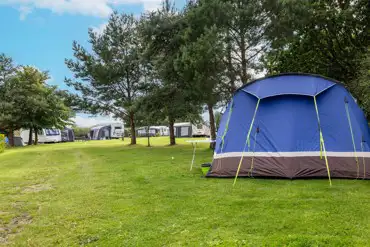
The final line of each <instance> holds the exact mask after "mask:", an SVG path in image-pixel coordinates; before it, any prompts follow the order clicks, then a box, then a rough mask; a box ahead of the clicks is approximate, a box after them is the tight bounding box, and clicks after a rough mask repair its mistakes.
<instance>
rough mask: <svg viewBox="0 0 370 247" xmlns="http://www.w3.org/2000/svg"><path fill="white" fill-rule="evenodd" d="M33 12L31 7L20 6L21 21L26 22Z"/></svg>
mask: <svg viewBox="0 0 370 247" xmlns="http://www.w3.org/2000/svg"><path fill="white" fill-rule="evenodd" d="M31 12H32V8H31V7H29V6H20V7H19V13H20V15H19V19H20V20H21V21H23V20H25V19H26V17H27V16H28V15H29V14H30V13H31Z"/></svg>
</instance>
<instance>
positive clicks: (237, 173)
mask: <svg viewBox="0 0 370 247" xmlns="http://www.w3.org/2000/svg"><path fill="white" fill-rule="evenodd" d="M260 101H261V99H258V101H257V104H256V109H255V110H254V114H253V118H252V122H251V124H250V126H249V130H248V135H247V140H246V142H245V144H244V147H243V153H242V157H240V161H239V165H238V170H237V171H236V175H235V179H234V183H233V186H235V184H236V180H237V179H238V175H239V172H240V167H241V165H242V163H243V159H244V152H245V148H246V147H247V145H248V152H249V150H250V144H251V143H250V135H251V132H252V128H253V124H254V120H255V118H256V115H257V110H258V106H259V104H260Z"/></svg>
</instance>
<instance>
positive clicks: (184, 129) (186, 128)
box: [174, 122, 210, 137]
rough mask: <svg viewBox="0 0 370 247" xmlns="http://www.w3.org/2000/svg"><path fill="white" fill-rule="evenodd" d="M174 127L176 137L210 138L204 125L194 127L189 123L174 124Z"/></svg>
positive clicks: (208, 131) (207, 128)
mask: <svg viewBox="0 0 370 247" xmlns="http://www.w3.org/2000/svg"><path fill="white" fill-rule="evenodd" d="M174 127H175V136H176V137H200V136H210V130H209V127H208V126H207V125H205V124H198V125H194V124H192V123H190V122H186V123H175V124H174Z"/></svg>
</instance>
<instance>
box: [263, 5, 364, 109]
mask: <svg viewBox="0 0 370 247" xmlns="http://www.w3.org/2000/svg"><path fill="white" fill-rule="evenodd" d="M270 7H271V8H270V12H269V14H270V18H271V27H270V29H269V40H270V42H271V50H270V51H269V52H268V54H267V55H266V56H265V66H266V68H267V69H268V70H269V72H270V73H282V72H306V73H314V74H320V75H323V76H327V77H330V78H334V79H337V80H338V81H340V82H342V83H344V84H345V85H346V87H347V88H348V89H349V90H350V92H351V93H352V94H353V95H354V97H355V98H357V100H358V102H359V104H360V105H361V106H362V107H363V108H364V109H365V110H366V106H365V105H366V103H364V102H366V101H367V98H366V97H364V95H363V94H362V89H360V88H361V87H359V83H360V82H359V80H360V79H359V76H360V73H359V71H360V70H361V67H362V64H363V63H364V62H363V61H364V54H366V52H367V51H368V48H369V46H370V33H369V28H370V8H369V1H367V0H359V1H334V0H333V1H305V0H293V1H278V2H277V4H275V5H271V6H270ZM359 89H360V90H359Z"/></svg>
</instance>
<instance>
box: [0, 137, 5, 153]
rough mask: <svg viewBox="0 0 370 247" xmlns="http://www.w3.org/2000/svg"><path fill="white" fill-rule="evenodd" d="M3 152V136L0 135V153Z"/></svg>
mask: <svg viewBox="0 0 370 247" xmlns="http://www.w3.org/2000/svg"><path fill="white" fill-rule="evenodd" d="M4 150H5V135H3V134H0V153H2V152H4Z"/></svg>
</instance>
